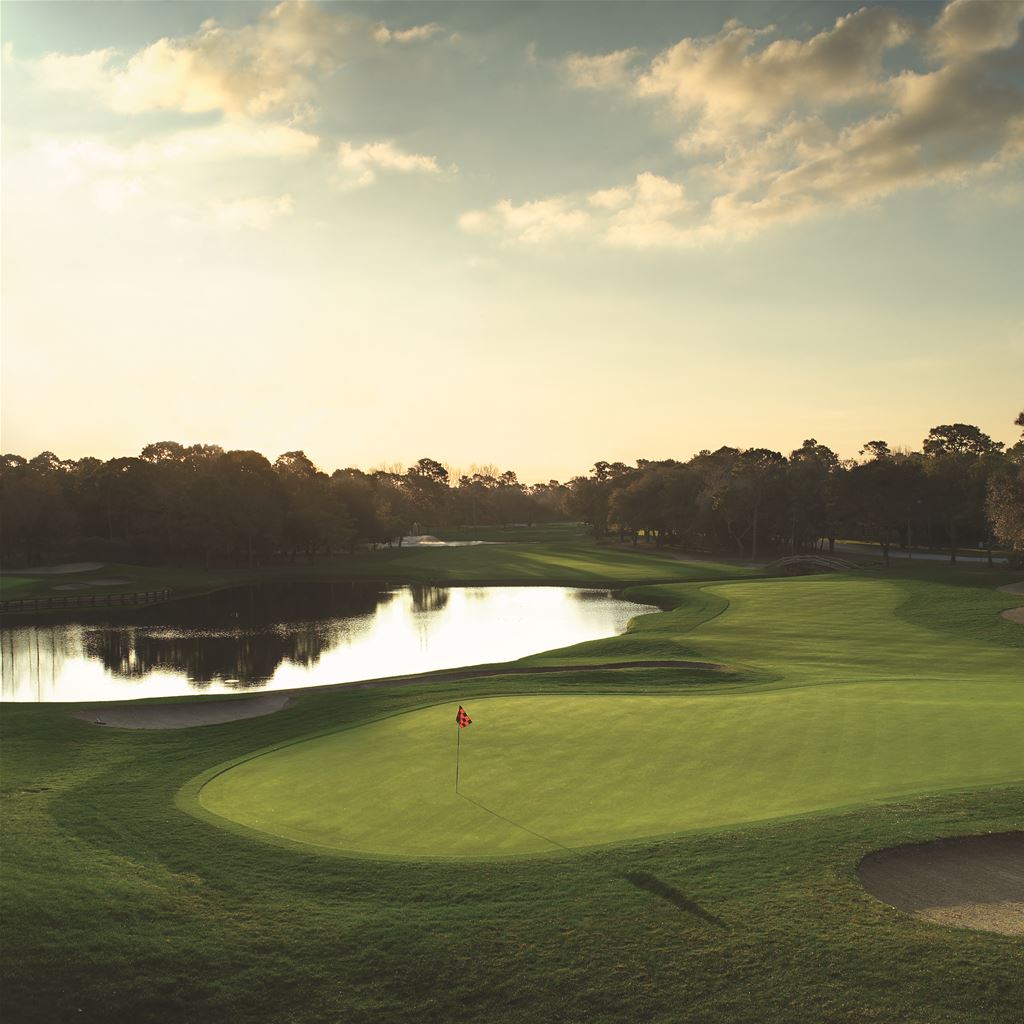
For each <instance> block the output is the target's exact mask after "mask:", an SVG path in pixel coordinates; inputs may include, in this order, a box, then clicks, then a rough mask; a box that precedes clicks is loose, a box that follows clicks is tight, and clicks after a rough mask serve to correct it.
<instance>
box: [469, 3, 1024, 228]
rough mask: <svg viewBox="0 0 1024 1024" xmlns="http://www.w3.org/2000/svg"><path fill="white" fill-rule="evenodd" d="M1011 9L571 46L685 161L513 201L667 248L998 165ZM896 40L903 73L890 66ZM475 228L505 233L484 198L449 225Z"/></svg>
mask: <svg viewBox="0 0 1024 1024" xmlns="http://www.w3.org/2000/svg"><path fill="white" fill-rule="evenodd" d="M1022 18H1024V0H1007V2H1003V3H989V2H986V0H952V2H951V3H949V4H947V5H946V7H945V8H943V10H942V11H941V12H940V14H939V15H938V17H936V18H935V20H934V21H933V22H932V24H931V25H923V24H921V23H918V22H912V21H910V20H909V19H908V18H907V17H905V16H904V15H903V14H902V13H900V11H898V10H897V9H895V8H893V7H889V6H884V7H863V8H861V9H860V10H857V11H854V12H853V13H851V14H847V15H844V16H843V17H840V18H838V19H837V20H836V22H835V23H834V24H833V25H832V26H831V27H830V28H828V29H825V30H823V31H819V32H817V33H815V34H813V35H811V36H810V37H809V38H806V39H797V38H777V31H776V30H775V29H774V28H773V27H768V28H751V27H748V26H745V25H743V24H741V23H740V22H739V21H737V20H735V19H732V20H730V21H728V22H726V24H725V25H724V26H723V27H722V29H721V31H719V32H717V33H715V34H713V35H711V36H706V37H702V38H684V39H681V40H679V41H678V42H676V43H675V44H674V45H672V46H670V47H668V48H666V49H665V50H663V51H662V52H661V53H658V54H656V55H655V56H654V57H653V58H651V59H649V60H647V59H644V58H643V57H642V55H640V54H639V53H637V51H635V50H618V51H613V52H611V53H607V54H603V55H598V56H584V55H581V54H571V55H570V56H568V57H567V58H566V59H565V62H564V66H565V69H566V71H567V73H568V76H569V79H570V81H571V82H572V83H573V84H574V85H575V86H577V87H579V88H588V89H608V90H615V91H618V92H620V93H622V94H624V95H627V96H629V97H631V98H633V99H634V100H636V101H639V102H643V101H653V102H657V103H659V104H661V105H662V107H663V109H664V112H665V114H666V115H668V123H670V124H674V125H675V126H676V130H677V131H678V133H679V134H678V136H677V139H676V150H677V152H678V154H679V156H680V157H681V158H682V159H683V160H684V161H685V164H686V166H685V170H683V171H680V172H677V173H676V174H674V175H672V177H671V178H665V177H661V176H659V175H656V174H653V173H651V172H644V173H642V174H640V175H638V176H637V178H636V180H635V181H634V182H633V184H632V185H627V186H623V185H615V186H613V187H611V188H605V189H599V190H597V191H594V192H592V193H591V194H590V196H589V198H588V199H587V200H586V202H584V201H583V199H581V198H575V199H574V198H569V199H567V198H566V197H564V196H562V197H556V198H555V199H554V200H547V199H544V198H541V199H537V200H534V201H533V203H526V204H523V205H524V207H530V206H543V204H545V203H548V202H557V203H559V204H560V206H559V209H560V210H561V212H562V214H563V215H564V216H567V215H569V213H570V212H572V211H576V210H582V209H584V208H586V209H588V210H589V211H590V213H591V215H592V216H591V217H590V219H589V221H588V230H587V231H586V232H583V233H582V237H586V238H589V239H591V240H593V241H600V242H603V243H605V244H609V245H616V246H630V247H636V248H649V247H654V246H662V247H679V246H691V245H702V244H707V243H709V242H714V241H724V240H729V239H736V238H749V237H751V236H752V235H755V234H757V233H758V232H760V231H763V230H765V229H766V228H768V227H771V226H774V225H779V224H785V223H796V222H800V221H804V220H807V219H808V218H811V217H814V216H819V215H822V214H824V213H826V212H828V211H829V210H842V209H848V208H851V207H855V206H858V205H862V204H865V203H871V202H876V201H879V200H882V199H884V198H885V197H887V196H890V195H892V194H893V193H895V192H897V191H899V190H903V189H910V188H924V187H928V186H934V185H938V184H950V183H958V182H962V181H964V180H966V179H967V178H969V177H971V176H975V175H979V174H985V173H990V172H993V171H997V170H1000V169H1002V168H1005V167H1006V166H1008V165H1009V164H1010V163H1011V162H1012V161H1015V160H1019V159H1020V158H1021V157H1022V156H1024V87H1022V86H1021V84H1020V78H1019V74H1015V72H1019V71H1020V70H1021V68H1022V67H1024V52H1022V43H1021V29H1020V23H1021V20H1022ZM901 47H907V49H906V50H905V51H904V52H903V57H904V61H903V68H902V70H900V69H897V70H892V69H891V68H890V67H889V65H891V64H892V63H893V62H894V60H895V57H894V56H893V52H894V51H899V49H900V48H901ZM915 50H916V59H915V57H914V51H915ZM663 123H664V121H663ZM683 177H685V180H686V184H687V187H686V191H685V194H684V191H683V186H682V184H681V183H680V182H681V180H682V178H683ZM672 178H675V179H677V180H675V181H673V180H672ZM484 226H486V227H487V229H489V230H492V231H494V230H503V231H504V233H505V234H506V235H507V236H508V237H513V238H515V237H519V232H518V229H517V226H516V225H514V224H512V223H510V222H509V220H508V218H502V217H501V216H499V215H498V211H497V208H495V209H494V210H492V211H489V212H487V213H486V214H480V213H479V211H475V212H473V213H471V214H470V215H469V216H468V219H464V222H463V227H464V228H466V229H467V230H482V229H483V227H484ZM557 234H558V232H554V231H550V232H546V233H545V232H541V233H540V237H542V238H552V237H555V236H556V235H557Z"/></svg>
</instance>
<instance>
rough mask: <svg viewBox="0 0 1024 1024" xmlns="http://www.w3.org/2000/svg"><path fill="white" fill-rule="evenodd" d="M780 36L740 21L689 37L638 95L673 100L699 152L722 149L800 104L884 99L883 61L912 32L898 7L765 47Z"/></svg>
mask: <svg viewBox="0 0 1024 1024" xmlns="http://www.w3.org/2000/svg"><path fill="white" fill-rule="evenodd" d="M773 32H774V30H773V29H771V28H767V29H754V28H748V27H747V26H745V25H742V24H741V23H740V22H738V21H736V20H735V19H733V20H730V21H728V22H726V24H725V26H724V27H723V28H722V30H721V31H720V32H719V33H717V34H716V35H714V36H711V37H707V38H702V39H689V38H688V39H682V40H680V41H679V42H678V43H676V44H675V45H674V46H671V47H669V48H668V49H667V50H665V51H663V52H662V53H660V54H658V55H657V56H656V57H655V58H654V59H653V60H652V61H651V63H650V65H649V67H648V68H647V69H646V70H644V71H642V72H640V73H639V74H638V75H637V76H636V77H635V78H634V79H633V80H632V82H631V86H630V87H631V89H632V92H633V93H634V95H636V96H638V97H643V98H663V99H666V100H667V101H668V102H669V104H670V105H671V107H672V108H673V109H674V110H675V111H676V113H677V114H679V115H682V116H684V117H687V118H690V119H691V120H692V121H693V127H692V129H691V131H690V141H691V144H692V147H693V148H700V147H709V146H714V145H720V144H722V143H723V142H725V141H728V140H729V138H730V137H731V136H733V135H735V134H737V133H738V132H741V131H742V130H744V129H757V128H759V127H762V126H764V125H766V124H769V123H771V122H772V121H773V120H774V119H775V118H777V117H778V116H779V114H780V113H782V112H784V111H789V110H791V109H792V108H793V107H794V106H796V107H803V106H809V107H817V108H820V107H823V106H828V105H836V104H843V103H848V102H850V101H851V100H855V99H858V98H861V97H868V96H872V95H877V94H878V93H879V92H880V91H881V90H882V89H883V88H884V77H883V75H882V57H883V56H884V55H885V53H886V51H887V50H890V49H893V48H894V47H897V46H900V45H901V44H903V43H905V42H906V41H907V40H908V39H909V38H910V37H911V34H912V26H911V24H910V22H908V21H907V20H906V19H905V18H904V17H903V16H902V15H901V14H899V12H897V11H896V10H894V9H892V8H886V7H864V8H861V9H860V10H859V11H855V12H854V13H853V14H849V15H846V16H844V17H841V18H839V19H838V20H837V21H836V23H835V25H834V26H833V27H832V28H830V29H828V30H826V31H823V32H819V33H817V34H816V35H814V36H812V37H811V38H810V39H807V40H799V39H776V40H773V41H771V42H768V43H766V44H765V45H763V46H760V44H761V43H762V42H764V40H765V39H766V38H767V36H768V35H770V34H771V33H773ZM759 46H760V48H758V47H759Z"/></svg>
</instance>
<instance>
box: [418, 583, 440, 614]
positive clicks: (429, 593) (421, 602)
mask: <svg viewBox="0 0 1024 1024" xmlns="http://www.w3.org/2000/svg"><path fill="white" fill-rule="evenodd" d="M409 594H410V596H411V597H412V608H413V611H416V612H439V611H442V610H443V609H444V608H446V607H447V606H448V588H447V587H423V586H414V587H409Z"/></svg>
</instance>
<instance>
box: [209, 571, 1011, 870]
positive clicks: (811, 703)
mask: <svg viewBox="0 0 1024 1024" xmlns="http://www.w3.org/2000/svg"><path fill="white" fill-rule="evenodd" d="M704 589H708V590H710V591H711V592H712V594H714V595H716V596H718V597H719V598H722V599H724V600H725V601H727V602H728V605H727V607H726V608H725V609H724V610H723V611H722V612H721V614H718V615H716V616H715V617H714V618H711V619H709V620H708V621H706V622H704V623H702V624H700V625H699V626H697V627H696V628H695V629H693V630H692V631H691V632H690V633H689V637H688V640H689V643H690V645H691V647H690V648H689V649H690V650H693V651H696V652H697V653H699V654H700V655H701V657H704V658H706V659H708V660H711V661H718V662H724V663H726V664H728V665H735V664H737V663H738V662H740V661H741V659H747V660H749V659H756V662H755V665H756V666H757V667H759V668H760V669H762V670H764V671H766V674H767V675H766V678H768V679H770V680H771V681H770V682H766V683H764V684H762V686H761V687H757V688H754V689H750V688H744V690H743V691H742V692H735V691H733V692H718V693H711V694H708V693H705V692H691V693H687V694H684V695H678V694H677V695H672V696H668V695H664V694H661V695H657V696H650V695H630V696H626V695H609V694H607V693H606V694H603V695H594V694H584V693H581V694H578V695H574V696H550V695H549V696H514V697H500V698H488V699H482V700H478V701H476V702H472V703H470V704H469V707H470V711H471V714H472V715H473V719H474V724H473V725H472V726H471V727H470V728H468V729H467V730H465V731H464V735H463V736H462V737H460V746H461V785H460V791H459V793H456V792H455V787H454V770H455V754H456V750H455V741H456V735H455V734H456V726H455V723H454V715H455V710H456V706H457V705H456V704H452V703H442V704H440V705H436V706H432V707H428V708H424V709H421V710H417V711H413V712H408V713H405V714H402V715H398V716H393V717H389V718H387V719H384V720H382V721H378V722H373V723H370V724H367V725H363V726H361V727H359V728H356V729H346V730H343V731H340V732H336V733H333V734H330V735H327V736H320V737H317V738H315V739H311V740H308V741H306V742H301V743H294V744H291V745H289V746H287V747H285V748H283V749H280V750H275V751H271V752H269V753H266V754H263V755H262V756H257V757H250V758H248V759H247V760H245V761H244V762H243V763H242V764H240V765H238V766H237V767H234V768H231V769H229V770H227V771H223V772H221V773H220V774H218V775H217V776H216V777H215V778H213V779H212V780H211V781H209V782H208V783H207V784H206V785H205V786H204V787H203V789H202V790H201V794H200V802H201V804H202V806H203V807H204V808H205V809H206V810H207V811H210V812H213V813H214V814H217V815H220V816H222V817H224V818H228V819H231V820H233V821H235V822H238V823H240V824H243V825H246V826H248V827H250V828H253V829H257V830H260V831H263V832H267V833H270V834H272V835H274V836H278V837H283V838H287V839H290V840H294V841H297V842H305V843H310V844H314V845H317V846H322V847H331V848H334V849H338V850H343V851H348V852H354V853H362V854H384V855H390V856H410V857H418V856H494V855H503V854H531V853H541V852H551V851H553V850H559V849H561V848H566V847H568V848H576V847H582V846H591V845H597V844H602V843H610V842H616V841H621V840H626V839H637V838H641V837H649V836H657V835H663V834H667V833H672V832H678V831H684V830H690V829H709V828H715V827H720V826H729V825H736V824H739V823H744V822H750V821H756V820H764V819H769V818H776V817H786V816H790V815H795V814H802V813H807V812H821V811H826V810H828V809H830V808H837V807H845V806H850V805H856V804H863V803H867V802H872V801H879V800H885V799H890V798H895V797H899V796H905V795H907V794H921V793H928V792H937V791H942V790H949V789H956V788H968V787H976V786H981V785H992V784H998V783H1008V782H1024V744H1022V743H1020V742H1019V738H1020V736H1021V735H1024V701H1022V700H1021V687H1022V679H1021V654H1020V651H1019V650H1014V649H1012V648H998V647H992V646H986V645H984V644H981V643H976V642H971V641H969V640H968V641H965V640H963V639H960V638H956V637H949V636H945V637H944V636H941V635H939V634H937V633H936V632H935V631H934V630H931V629H928V628H926V627H924V626H921V625H916V624H914V623H912V622H907V621H905V620H903V619H900V618H898V617H897V616H896V614H895V612H896V611H897V609H898V608H899V607H900V605H902V604H905V603H906V600H907V594H906V593H905V591H904V590H903V589H902V588H901V587H900V586H899V585H898V584H895V583H890V582H885V581H881V580H878V579H841V580H840V579H823V578H810V579H802V580H784V581H783V580H780V581H761V582H757V583H732V584H725V585H718V586H714V587H709V588H704ZM671 618H672V616H671V614H668V615H652V616H646V617H644V618H643V619H641V620H639V621H638V623H637V626H636V629H635V630H634V632H633V633H632V634H630V639H633V638H642V637H643V636H644V635H645V634H647V633H657V632H660V631H661V630H662V629H663V628H664V625H663V623H662V621H661V620H663V619H671ZM826 623H827V629H822V628H820V627H822V626H823V625H824V624H826ZM617 640H618V638H613V639H612V640H611V641H599V642H597V643H596V644H593V645H590V644H587V645H581V646H580V647H579V648H576V649H575V650H576V653H577V654H579V655H580V656H585V654H586V650H587V648H590V647H598V648H601V649H606V648H608V647H610V646H615V644H616V641H617ZM825 640H827V642H823V641H825ZM627 642H628V641H627ZM619 643H620V645H621V641H619ZM659 672H660V675H661V678H662V680H663V682H664V683H665V684H669V683H670V682H671V678H672V672H673V670H672V669H661V670H658V671H657V672H652V675H654V676H657V675H658V674H659ZM590 676H591V678H592V681H593V683H594V685H595V686H601V685H606V684H605V683H604V679H603V676H604V674H603V673H602V672H601V671H600V670H598V669H594V670H592V671H591V672H590ZM616 678H621V675H620V674H618V673H617V674H616ZM582 685H585V683H584V684H582Z"/></svg>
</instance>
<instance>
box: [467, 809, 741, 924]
mask: <svg viewBox="0 0 1024 1024" xmlns="http://www.w3.org/2000/svg"><path fill="white" fill-rule="evenodd" d="M459 796H461V797H462V799H463V800H467V801H468V802H469V803H471V804H472V805H473V806H474V807H479V808H480V810H481V811H485V812H486V813H487V814H490V815H491V816H492V817H494V818H497V819H498V820H499V821H504V822H505V823H506V824H508V825H511V826H512V827H513V828H518V829H521V830H522V831H523V832H527V833H529V834H530V835H531V836H535V837H536V838H537V839H540V840H541V841H542V842H545V843H550V844H551V846H554V847H556V848H557V849H559V850H564V851H565V852H566V853H579V852H580V851H579V850H574V849H573V848H572V847H570V846H563V845H562V844H561V843H560V842H558V841H557V840H556V839H552V838H551V837H550V836H545V835H542V834H541V833H540V832H535V831H534V830H533V829H532V828H527V827H526V826H525V825H521V824H520V823H519V822H518V821H513V820H512V819H511V818H506V817H505V815H504V814H499V813H498V812H497V811H492V810H491V809H490V807H487V806H485V805H484V804H482V803H480V801H479V800H474V799H473V798H472V797H471V796H466V794H465V793H459ZM622 877H623V879H625V880H626V881H627V882H629V884H630V885H633V886H635V887H636V888H637V889H642V890H643V891H644V892H649V893H651V894H652V895H654V896H660V897H661V899H663V900H666V901H668V902H669V903H671V904H672V906H674V907H677V908H678V909H679V910H682V911H685V912H686V913H687V914H693V916H694V917H698V918H700V920H702V921H707V922H708V924H713V925H715V926H716V927H717V928H728V927H729V926H728V925H727V924H726V923H725V922H724V921H723V920H722V919H721V918H720V917H715V915H714V914H710V913H708V911H706V910H705V909H704V908H703V907H702V906H701V905H700V904H699V903H697V902H696V901H694V900H691V899H690V898H689V897H687V896H686V894H685V893H682V892H680V891H679V890H678V889H677V888H675V886H672V885H669V884H668V883H667V882H663V881H662V880H661V879H660V878H655V876H654V875H650V874H648V873H647V872H646V871H629V872H627V873H626V874H624V875H623V876H622Z"/></svg>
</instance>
